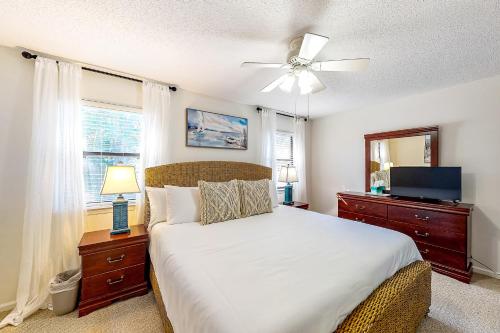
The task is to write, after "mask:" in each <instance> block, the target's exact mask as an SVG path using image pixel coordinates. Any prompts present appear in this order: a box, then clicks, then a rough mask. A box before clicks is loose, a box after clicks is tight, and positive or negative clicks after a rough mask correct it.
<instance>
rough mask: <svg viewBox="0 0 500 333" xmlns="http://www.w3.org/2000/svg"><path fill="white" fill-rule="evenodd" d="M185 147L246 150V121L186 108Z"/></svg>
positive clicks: (236, 117)
mask: <svg viewBox="0 0 500 333" xmlns="http://www.w3.org/2000/svg"><path fill="white" fill-rule="evenodd" d="M186 146H187V147H197V148H218V149H235V150H247V149H248V119H247V118H243V117H238V116H233V115H227V114H222V113H215V112H209V111H203V110H197V109H193V108H186Z"/></svg>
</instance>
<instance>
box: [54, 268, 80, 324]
mask: <svg viewBox="0 0 500 333" xmlns="http://www.w3.org/2000/svg"><path fill="white" fill-rule="evenodd" d="M81 277H82V272H81V271H80V270H79V269H74V270H71V271H66V272H62V273H59V274H57V275H56V276H55V277H54V278H52V280H50V283H49V293H50V295H51V296H52V311H54V313H55V314H56V315H58V316H61V315H63V314H66V313H70V312H71V311H73V310H74V309H75V307H76V301H77V299H78V286H79V283H80V278H81Z"/></svg>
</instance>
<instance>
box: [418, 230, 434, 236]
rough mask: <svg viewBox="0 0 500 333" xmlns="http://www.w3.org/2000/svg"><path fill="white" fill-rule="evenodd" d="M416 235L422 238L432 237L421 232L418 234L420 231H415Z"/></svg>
mask: <svg viewBox="0 0 500 333" xmlns="http://www.w3.org/2000/svg"><path fill="white" fill-rule="evenodd" d="M415 235H417V236H420V237H429V236H430V235H429V233H428V232H426V233H421V232H418V230H415Z"/></svg>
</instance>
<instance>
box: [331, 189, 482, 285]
mask: <svg viewBox="0 0 500 333" xmlns="http://www.w3.org/2000/svg"><path fill="white" fill-rule="evenodd" d="M337 199H338V216H339V217H341V218H345V219H349V220H352V221H357V222H361V223H367V224H372V225H376V226H379V227H383V228H388V229H392V230H396V231H399V232H401V233H404V234H406V235H408V236H410V237H411V238H412V239H413V240H414V241H415V244H416V245H417V247H418V250H419V251H420V253H421V254H422V257H423V258H424V259H425V260H427V261H429V262H430V263H431V264H432V268H433V270H435V271H436V272H439V273H441V274H444V275H448V276H450V277H452V278H455V279H457V280H460V281H463V282H466V283H470V279H471V275H472V265H471V262H470V248H471V247H470V246H471V245H470V239H471V214H472V208H473V205H471V204H465V203H459V204H454V203H451V202H425V201H420V200H410V199H405V200H403V199H398V198H392V197H387V196H377V195H370V194H368V193H357V192H340V193H337Z"/></svg>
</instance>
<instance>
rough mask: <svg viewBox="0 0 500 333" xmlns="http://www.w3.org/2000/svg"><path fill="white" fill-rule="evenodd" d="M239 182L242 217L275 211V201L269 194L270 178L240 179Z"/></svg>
mask: <svg viewBox="0 0 500 333" xmlns="http://www.w3.org/2000/svg"><path fill="white" fill-rule="evenodd" d="M238 184H239V187H240V197H241V216H242V217H247V216H250V215H257V214H263V213H272V212H273V203H272V200H271V196H270V195H269V179H261V180H255V181H245V180H239V181H238Z"/></svg>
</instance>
